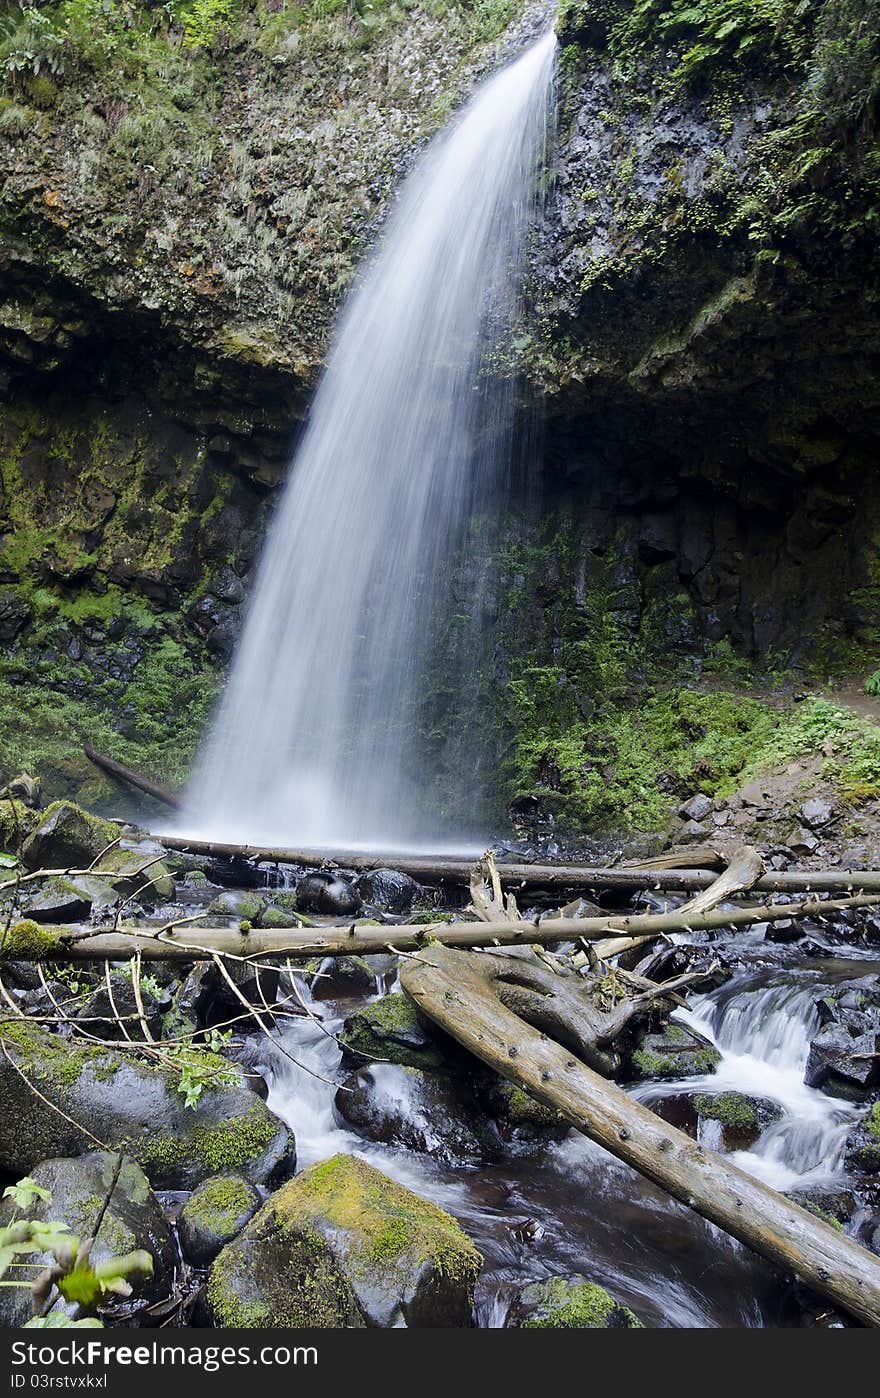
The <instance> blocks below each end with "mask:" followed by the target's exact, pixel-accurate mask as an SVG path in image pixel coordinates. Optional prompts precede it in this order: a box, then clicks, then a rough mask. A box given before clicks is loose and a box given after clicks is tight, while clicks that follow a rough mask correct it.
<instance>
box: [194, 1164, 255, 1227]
mask: <svg viewBox="0 0 880 1398" xmlns="http://www.w3.org/2000/svg"><path fill="white" fill-rule="evenodd" d="M253 1207H254V1202H253V1190H252V1189H251V1188H250V1187H249V1186H248V1184H247V1182H246V1181H245V1180H243V1179H241V1177H240V1176H237V1175H218V1176H217V1178H216V1179H212V1180H206V1181H205V1183H204V1184H202V1185H199V1187H198V1189H197V1190H195V1191H194V1192H193V1193H192V1194H191V1195H190V1197H189V1199H188V1200H187V1201H186V1203H185V1205H184V1212H185V1215H186V1218H187V1221H188V1222H190V1223H193V1224H195V1226H196V1227H198V1228H200V1229H203V1230H204V1231H206V1232H208V1233H211V1234H213V1235H214V1236H215V1237H220V1236H231V1235H232V1231H233V1229H234V1228H235V1225H236V1224H237V1222H238V1220H239V1219H240V1218H241V1217H242V1216H243V1215H244V1214H247V1213H251V1212H253Z"/></svg>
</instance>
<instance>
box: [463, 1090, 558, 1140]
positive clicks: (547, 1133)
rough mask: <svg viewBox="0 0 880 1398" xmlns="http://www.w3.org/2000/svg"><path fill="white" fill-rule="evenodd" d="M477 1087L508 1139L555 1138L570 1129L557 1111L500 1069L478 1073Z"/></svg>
mask: <svg viewBox="0 0 880 1398" xmlns="http://www.w3.org/2000/svg"><path fill="white" fill-rule="evenodd" d="M475 1087H476V1094H477V1100H478V1101H479V1103H480V1106H481V1107H482V1108H483V1110H484V1111H485V1112H486V1114H487V1115H488V1116H489V1117H491V1119H492V1120H493V1121H494V1122H495V1124H496V1126H497V1128H498V1130H499V1132H500V1133H501V1135H502V1137H503V1138H504V1139H505V1140H508V1141H511V1142H514V1143H516V1144H518V1145H523V1144H526V1143H528V1142H532V1143H535V1142H542V1141H548V1140H556V1139H561V1138H562V1137H563V1136H565V1135H567V1134H568V1132H569V1130H570V1129H571V1128H570V1126H569V1124H568V1122H566V1121H564V1120H563V1119H562V1118H561V1117H560V1115H559V1113H558V1112H555V1111H553V1110H552V1108H550V1107H545V1106H544V1104H543V1102H536V1101H535V1099H534V1097H530V1096H529V1094H528V1092H526V1090H525V1088H523V1087H520V1086H519V1085H518V1084H517V1083H512V1082H508V1081H507V1079H506V1078H501V1077H499V1076H498V1075H497V1073H486V1074H485V1075H478V1076H477V1080H476V1083H475Z"/></svg>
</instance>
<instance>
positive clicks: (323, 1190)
mask: <svg viewBox="0 0 880 1398" xmlns="http://www.w3.org/2000/svg"><path fill="white" fill-rule="evenodd" d="M272 1202H273V1206H274V1207H275V1209H276V1210H277V1211H278V1213H279V1214H280V1215H281V1216H282V1217H283V1218H285V1219H287V1220H290V1221H295V1222H296V1223H297V1224H305V1225H306V1226H308V1224H309V1223H310V1222H313V1221H315V1220H318V1219H320V1220H322V1221H326V1222H327V1223H329V1224H330V1226H331V1227H333V1228H338V1229H340V1230H342V1231H343V1232H344V1233H345V1234H346V1235H347V1236H348V1237H349V1238H350V1240H351V1254H350V1259H349V1260H350V1262H351V1265H352V1268H353V1271H354V1273H355V1275H357V1274H358V1273H361V1274H366V1273H370V1272H376V1271H378V1272H379V1273H380V1274H387V1273H391V1274H394V1273H395V1271H396V1270H397V1269H398V1266H399V1264H400V1263H401V1261H402V1260H404V1259H405V1260H406V1263H407V1266H410V1265H411V1263H412V1261H413V1259H415V1261H416V1263H417V1264H421V1263H422V1262H430V1263H431V1264H432V1265H433V1266H434V1267H436V1269H437V1271H438V1272H440V1273H442V1274H443V1275H445V1276H448V1277H451V1278H452V1279H454V1280H455V1281H458V1282H460V1283H462V1284H463V1285H466V1286H473V1283H474V1281H475V1280H476V1277H477V1273H478V1272H479V1269H480V1266H481V1265H482V1258H481V1256H480V1254H479V1253H478V1252H477V1250H476V1248H475V1247H474V1245H473V1243H472V1242H471V1241H470V1239H469V1238H468V1237H467V1235H466V1234H465V1233H463V1232H462V1230H461V1229H460V1228H459V1226H458V1224H457V1223H456V1221H455V1219H453V1218H451V1217H450V1215H449V1214H447V1213H444V1211H443V1210H442V1209H440V1208H438V1207H437V1205H436V1204H431V1203H429V1202H427V1201H426V1200H424V1199H419V1198H417V1197H416V1196H415V1195H414V1194H411V1193H410V1192H409V1190H407V1189H404V1188H403V1186H402V1185H399V1184H397V1183H396V1182H395V1181H393V1180H390V1179H388V1178H387V1176H385V1175H382V1174H380V1172H379V1171H378V1170H375V1169H374V1168H373V1167H372V1166H370V1165H368V1164H367V1163H366V1161H363V1160H360V1159H358V1158H357V1157H356V1156H353V1155H337V1156H334V1157H333V1158H332V1159H331V1160H325V1161H323V1162H322V1163H321V1164H319V1165H312V1166H311V1167H310V1168H309V1169H307V1170H304V1171H303V1173H302V1174H301V1175H299V1176H297V1178H296V1179H295V1180H292V1181H291V1182H290V1184H288V1185H285V1186H284V1187H283V1188H282V1189H281V1190H279V1192H278V1193H277V1194H276V1195H274V1196H273V1201H272Z"/></svg>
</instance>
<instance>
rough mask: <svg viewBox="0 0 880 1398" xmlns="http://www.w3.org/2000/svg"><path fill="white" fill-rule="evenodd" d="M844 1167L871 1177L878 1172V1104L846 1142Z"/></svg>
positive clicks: (879, 1125)
mask: <svg viewBox="0 0 880 1398" xmlns="http://www.w3.org/2000/svg"><path fill="white" fill-rule="evenodd" d="M846 1165H847V1168H848V1169H850V1170H857V1171H860V1172H864V1173H865V1174H869V1175H873V1174H876V1173H878V1172H880V1102H875V1103H874V1104H873V1106H872V1107H871V1109H870V1111H869V1112H868V1114H867V1116H865V1117H863V1118H862V1120H861V1121H860V1122H859V1124H858V1126H857V1127H856V1128H855V1130H854V1131H851V1132H850V1134H849V1136H848V1137H847V1141H846Z"/></svg>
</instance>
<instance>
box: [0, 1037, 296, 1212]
mask: <svg viewBox="0 0 880 1398" xmlns="http://www.w3.org/2000/svg"><path fill="white" fill-rule="evenodd" d="M3 1040H4V1045H5V1050H6V1053H7V1054H8V1055H9V1058H8V1059H7V1058H6V1057H5V1056H4V1058H3V1059H2V1061H0V1108H2V1110H0V1169H2V1170H5V1171H7V1172H8V1173H10V1174H14V1175H24V1174H26V1173H27V1172H28V1171H29V1170H31V1169H33V1167H34V1166H35V1165H36V1164H38V1163H39V1162H40V1161H41V1160H45V1159H46V1158H47V1157H49V1156H62V1155H64V1156H67V1155H76V1154H77V1153H79V1152H81V1151H82V1149H83V1145H84V1137H83V1133H82V1131H81V1130H80V1127H79V1126H78V1125H76V1124H75V1123H77V1122H80V1123H82V1125H83V1126H85V1127H86V1129H87V1130H88V1131H90V1132H91V1134H92V1136H93V1137H95V1138H97V1140H99V1141H103V1142H104V1143H105V1144H107V1145H108V1146H112V1147H114V1148H121V1149H123V1150H125V1151H126V1152H127V1153H128V1154H129V1155H131V1156H132V1157H133V1158H134V1159H136V1160H137V1161H138V1163H139V1164H140V1165H141V1166H142V1168H143V1169H144V1171H145V1173H146V1175H147V1176H148V1178H149V1180H150V1183H151V1185H152V1186H153V1187H154V1188H156V1189H187V1188H192V1187H193V1186H194V1185H195V1184H197V1183H199V1181H200V1180H203V1179H206V1178H207V1177H208V1176H210V1175H213V1174H215V1173H216V1172H217V1171H218V1170H222V1169H230V1168H232V1169H238V1170H239V1171H240V1172H241V1173H242V1174H244V1175H245V1176H246V1177H247V1178H248V1179H251V1180H254V1181H260V1182H263V1181H267V1180H271V1179H278V1178H282V1179H283V1178H286V1176H287V1175H288V1174H290V1173H291V1172H292V1170H293V1168H294V1164H295V1154H294V1146H293V1140H292V1136H291V1133H290V1132H289V1131H288V1129H287V1127H286V1126H285V1125H284V1124H283V1123H282V1122H281V1121H279V1120H278V1119H277V1118H276V1117H274V1116H273V1115H272V1113H271V1112H269V1111H268V1110H267V1108H266V1107H265V1106H264V1104H263V1102H262V1101H261V1100H260V1098H259V1097H258V1096H257V1095H256V1093H254V1092H252V1091H251V1090H250V1088H249V1087H248V1086H247V1083H246V1080H245V1079H244V1077H243V1076H242V1075H241V1073H240V1072H239V1071H238V1070H236V1069H235V1068H233V1067H232V1066H230V1069H229V1075H228V1079H227V1083H228V1085H224V1086H211V1085H208V1086H207V1087H206V1089H205V1090H204V1091H203V1093H202V1094H201V1096H200V1097H199V1100H198V1103H197V1105H196V1107H195V1110H192V1109H190V1108H187V1107H186V1106H185V1105H184V1098H183V1096H182V1095H181V1094H180V1092H179V1091H178V1084H179V1075H175V1073H174V1072H173V1071H171V1070H168V1069H166V1068H162V1067H158V1066H153V1065H151V1064H148V1063H145V1062H141V1061H138V1060H136V1059H134V1058H133V1057H131V1056H130V1055H127V1056H123V1055H121V1054H118V1053H116V1052H115V1051H114V1050H112V1049H105V1048H99V1047H97V1046H95V1047H92V1046H89V1045H85V1044H77V1045H76V1046H74V1045H73V1044H71V1043H69V1042H66V1041H64V1040H62V1039H61V1038H60V1037H59V1036H58V1035H56V1034H50V1033H47V1032H46V1031H45V1030H41V1029H39V1028H37V1027H35V1026H32V1025H24V1024H22V1025H18V1024H16V1025H15V1026H12V1027H9V1026H4V1030H3ZM13 1065H15V1066H13ZM16 1068H18V1069H20V1070H21V1072H18V1071H16ZM22 1073H23V1074H24V1075H25V1077H26V1078H27V1079H30V1080H32V1081H33V1082H34V1083H35V1084H36V1086H37V1087H38V1088H39V1091H40V1093H41V1094H42V1097H43V1098H45V1099H46V1100H45V1101H43V1100H41V1099H39V1098H37V1099H35V1098H34V1095H33V1094H32V1093H31V1091H30V1089H29V1088H28V1087H27V1084H26V1081H25V1077H22V1076H21V1074H22ZM56 1107H57V1108H59V1109H60V1111H61V1112H64V1113H65V1115H64V1116H61V1115H59V1112H58V1111H56V1110H54V1108H56ZM68 1118H69V1119H68Z"/></svg>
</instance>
